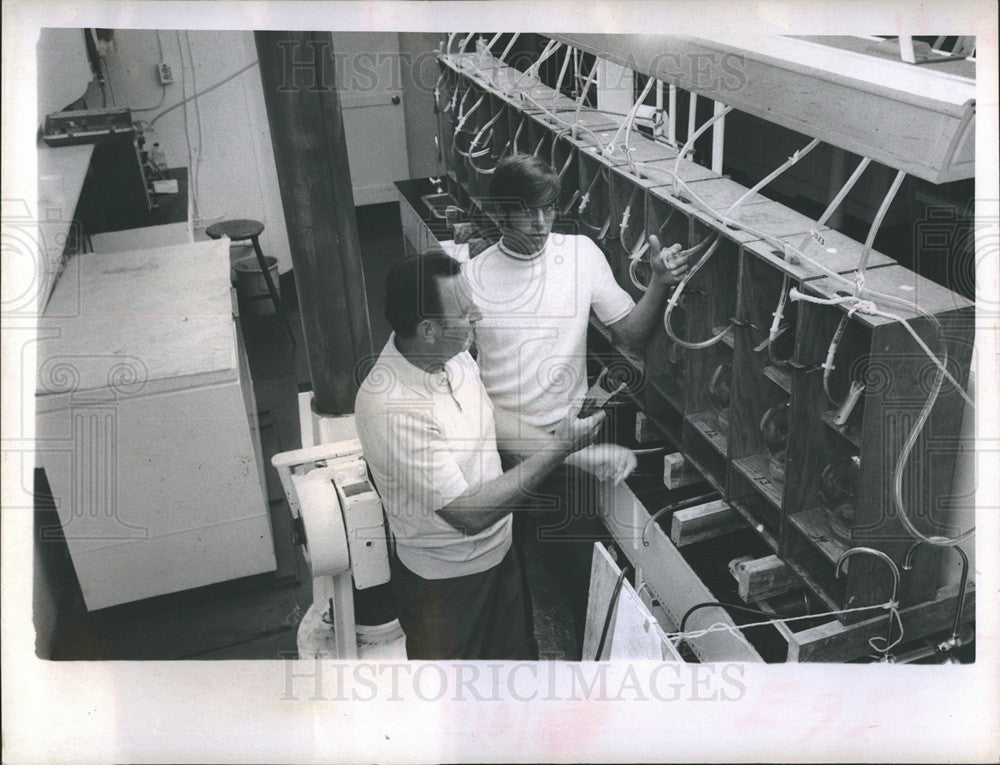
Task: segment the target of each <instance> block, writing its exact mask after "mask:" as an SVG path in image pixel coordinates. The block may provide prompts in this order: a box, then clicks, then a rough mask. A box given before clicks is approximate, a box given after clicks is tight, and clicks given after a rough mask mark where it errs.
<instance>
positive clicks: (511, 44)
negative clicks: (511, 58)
mask: <svg viewBox="0 0 1000 765" xmlns="http://www.w3.org/2000/svg"><path fill="white" fill-rule="evenodd" d="M520 36H521V33H520V32H515V33H514V34H513V35H512V36H511V38H510V42H508V43H507V47H506V48H504V49H503V53H501V54H500V63H501V64H502V63H503V60H504V59H505V58H507V54H508V53H510V51H511V49H512V48H513V47H514V43H516V42H517V38H518V37H520Z"/></svg>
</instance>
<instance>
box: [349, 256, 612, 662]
mask: <svg viewBox="0 0 1000 765" xmlns="http://www.w3.org/2000/svg"><path fill="white" fill-rule="evenodd" d="M385 305H386V308H385V312H386V318H387V319H388V320H389V323H390V325H391V326H392V328H393V333H392V335H391V336H390V338H389V341H388V342H387V343H386V345H385V348H384V349H383V350H382V353H381V355H380V356H379V358H378V361H377V362H376V364H375V366H374V367H373V369H372V370H371V372H370V373H369V374H368V376H367V377H366V378H365V381H364V382H363V383H362V385H361V387H360V389H359V391H358V395H357V399H356V402H355V416H356V420H357V426H358V435H359V438H360V440H361V444H362V447H363V449H364V454H365V458H366V460H367V461H368V464H369V466H370V467H371V471H372V475H373V477H374V479H375V483H376V486H377V487H378V490H379V492H380V494H381V496H382V500H383V503H384V504H385V508H386V514H387V516H388V519H389V527H390V529H391V531H392V533H393V536H394V537H395V543H396V560H395V565H394V569H393V577H392V583H393V589H394V591H395V593H396V597H397V606H398V612H399V620H400V624H401V625H402V627H403V631H404V632H405V634H406V649H407V655H408V656H409V657H410V658H411V659H525V658H531V650H530V648H529V641H528V639H527V634H526V626H525V618H524V601H523V595H522V579H521V574H520V567H519V563H518V559H517V555H516V553H515V551H514V549H513V548H512V546H511V512H512V511H516V510H530V509H532V508H533V504H532V502H531V501H530V494H531V492H532V491H533V490H534V489H536V488H537V486H538V485H539V484H540V483H541V481H542V479H543V478H544V477H545V476H546V475H547V474H548V473H549V472H550V471H552V470H553V469H554V468H556V467H557V466H558V465H560V464H561V463H562V462H563V460H565V459H566V457H567V456H569V455H570V454H571V453H573V452H574V451H576V450H578V449H580V448H581V447H584V446H586V445H587V444H589V443H590V442H591V441H592V440H593V439H594V438H595V437H596V434H597V432H598V430H599V428H600V425H601V420H602V418H603V413H599V414H597V415H594V416H592V417H588V418H585V419H578V418H577V417H576V413H575V412H573V413H570V414H568V415H567V416H566V417H564V418H563V419H562V420H561V421H560V422H559V423H558V424H557V425H556V427H555V428H554V429H553V432H552V433H551V434H549V433H545V432H542V431H534V432H529V431H525V430H523V429H521V430H519V431H518V432H517V434H516V435H515V431H516V430H517V429H516V428H511V427H509V426H505V424H504V420H503V419H502V418H501V419H499V420H498V419H495V418H494V412H493V406H492V404H491V402H490V399H489V398H488V396H487V395H486V391H485V389H484V388H483V385H482V382H481V380H480V377H479V371H478V369H477V367H476V363H475V361H473V359H472V357H471V356H470V355H469V352H468V351H469V347H470V345H471V343H472V339H473V329H474V326H475V324H476V322H477V321H478V320H479V319H480V318H481V315H480V313H479V311H478V309H477V307H476V305H475V303H474V302H473V300H472V298H471V296H470V293H469V289H468V284H467V282H466V280H465V277H464V276H463V275H462V274H461V267H460V265H459V263H457V262H456V261H454V260H452V259H451V258H449V257H448V256H446V255H443V254H438V253H432V254H428V255H425V256H420V257H411V258H406V259H404V260H403V261H401V262H400V263H398V264H396V265H395V266H394V267H393V268H392V270H391V271H390V273H389V275H388V278H387V281H386V303H385ZM498 435H499V437H500V438H501V440H502V441H504V442H505V443H504V446H505V448H506V449H507V450H510V451H513V452H514V453H517V454H520V455H521V456H523V457H524V459H523V461H522V462H520V463H519V464H518V465H517V466H516V467H514V468H512V469H511V470H508V471H507V472H504V471H503V470H502V469H501V465H500V456H499V454H498V452H497V438H498Z"/></svg>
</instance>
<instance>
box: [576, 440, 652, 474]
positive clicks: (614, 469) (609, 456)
mask: <svg viewBox="0 0 1000 765" xmlns="http://www.w3.org/2000/svg"><path fill="white" fill-rule="evenodd" d="M566 464H567V465H572V466H573V467H577V468H579V469H580V470H584V471H586V472H588V473H590V474H591V475H595V476H597V477H598V478H599V479H601V480H602V481H613V482H614V483H616V484H618V483H621V482H622V481H624V480H625V479H626V478H628V477H629V476H630V475H631V474H632V471H633V470H635V466H636V464H637V460H636V457H635V453H634V452H633V451H632V450H631V449H627V448H625V447H624V446H619V445H618V444H591V445H590V446H588V447H585V448H583V449H580V450H579V451H577V452H573V453H572V454H571V455H569V457H567V458H566Z"/></svg>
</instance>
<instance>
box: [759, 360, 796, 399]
mask: <svg viewBox="0 0 1000 765" xmlns="http://www.w3.org/2000/svg"><path fill="white" fill-rule="evenodd" d="M764 377H766V378H767V379H768V380H770V381H771V382H773V383H774V384H775V385H777V386H778V387H779V388H781V389H782V390H783V391H785V393H788V394H791V392H792V374H791V372H789V371H788V370H787V369H782V368H781V367H776V366H773V365H772V366H769V367H764Z"/></svg>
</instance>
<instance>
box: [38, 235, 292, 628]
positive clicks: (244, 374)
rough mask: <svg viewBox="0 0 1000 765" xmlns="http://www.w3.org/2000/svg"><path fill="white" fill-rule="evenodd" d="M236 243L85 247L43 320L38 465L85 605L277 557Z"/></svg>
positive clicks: (162, 589) (172, 587)
mask: <svg viewBox="0 0 1000 765" xmlns="http://www.w3.org/2000/svg"><path fill="white" fill-rule="evenodd" d="M228 250H229V242H228V240H225V239H222V240H219V241H209V242H197V243H189V244H182V245H173V246H168V247H159V248H154V249H147V250H138V251H132V252H120V253H112V254H93V253H91V254H85V255H79V256H77V257H75V258H73V259H72V260H71V261H70V262H69V263H68V264H67V266H66V269H65V271H64V272H63V274H62V276H61V278H60V280H59V282H58V284H57V285H56V288H55V290H54V291H53V294H52V298H51V300H50V301H49V304H48V306H47V307H46V311H45V315H44V316H43V317H42V318H41V319H40V320H39V347H38V380H37V385H38V388H37V396H36V405H37V438H38V447H37V449H38V462H39V464H40V465H41V466H42V467H44V469H45V472H46V476H47V478H48V480H49V484H50V485H51V487H52V492H53V495H54V497H55V501H56V507H57V509H58V512H59V518H60V521H61V523H62V526H63V530H64V533H65V537H66V541H67V544H68V546H69V550H70V554H71V556H72V559H73V565H74V567H75V569H76V573H77V577H78V579H79V580H80V586H81V588H82V590H83V595H84V600H85V602H86V605H87V608H88V609H91V610H93V609H98V608H105V607H107V606H112V605H116V604H119V603H126V602H130V601H134V600H139V599H142V598H148V597H152V596H155V595H163V594H166V593H169V592H176V591H179V590H184V589H188V588H191V587H198V586H202V585H207V584H212V583H215V582H221V581H226V580H230V579H235V578H238V577H243V576H249V575H252V574H258V573H263V572H266V571H273V570H274V569H275V568H276V565H275V558H274V545H273V540H272V535H271V525H270V517H269V514H268V505H267V498H266V494H265V491H264V482H263V481H264V475H263V463H262V455H261V454H260V447H259V439H258V438H257V434H256V432H255V424H256V412H255V405H254V403H253V391H252V388H251V382H250V377H249V370H248V368H247V366H246V363H245V358H244V356H243V353H242V349H241V347H240V340H239V337H238V333H237V331H236V326H235V322H234V321H233V315H232V301H231V298H230V287H229V256H228Z"/></svg>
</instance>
